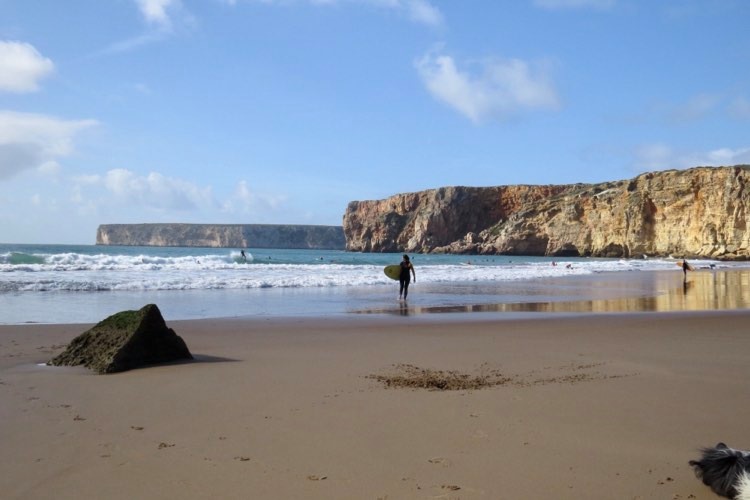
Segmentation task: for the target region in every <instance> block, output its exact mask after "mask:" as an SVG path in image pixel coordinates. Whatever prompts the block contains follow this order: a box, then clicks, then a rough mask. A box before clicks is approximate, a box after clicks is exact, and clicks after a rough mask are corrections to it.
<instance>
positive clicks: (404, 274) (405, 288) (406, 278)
mask: <svg viewBox="0 0 750 500" xmlns="http://www.w3.org/2000/svg"><path fill="white" fill-rule="evenodd" d="M400 265H401V274H399V276H398V284H399V289H398V299H399V300H401V299H403V300H406V296H407V295H408V294H409V283H410V282H411V277H412V275H413V276H414V283H416V282H417V273H416V272H415V271H414V266H413V265H412V264H411V261H409V256H408V255H406V254H404V258H403V260H402V261H401V264H400ZM410 272H411V274H409V273H410Z"/></svg>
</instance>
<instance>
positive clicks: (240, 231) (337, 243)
mask: <svg viewBox="0 0 750 500" xmlns="http://www.w3.org/2000/svg"><path fill="white" fill-rule="evenodd" d="M96 244H97V245H123V246H164V247H213V248H295V249H296V248H301V249H304V248H309V249H315V250H343V249H344V247H345V240H344V231H343V229H342V228H341V226H313V225H282V224H158V223H157V224H102V225H100V226H99V228H98V229H97V231H96Z"/></svg>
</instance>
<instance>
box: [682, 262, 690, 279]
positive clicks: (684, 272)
mask: <svg viewBox="0 0 750 500" xmlns="http://www.w3.org/2000/svg"><path fill="white" fill-rule="evenodd" d="M689 270H690V264H688V261H687V259H685V258H683V259H682V282H683V283H687V272H688V271H689Z"/></svg>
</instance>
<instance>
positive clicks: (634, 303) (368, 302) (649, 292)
mask: <svg viewBox="0 0 750 500" xmlns="http://www.w3.org/2000/svg"><path fill="white" fill-rule="evenodd" d="M397 286H398V285H397V284H395V285H389V286H384V285H377V286H375V285H372V286H367V287H330V288H271V289H249V290H202V291H196V290H175V291H142V292H128V291H108V292H30V293H34V294H35V295H34V296H33V297H31V296H26V295H23V294H17V295H8V296H6V299H7V302H8V309H7V311H6V314H5V315H4V316H5V318H4V319H3V321H4V323H3V324H5V325H20V324H57V323H61V324H75V323H78V324H80V323H96V322H98V321H101V320H103V319H104V318H106V317H107V316H109V315H111V314H114V313H115V312H119V311H122V310H128V309H140V308H141V307H143V306H144V305H146V304H148V303H154V304H157V306H159V308H160V310H161V311H162V314H163V315H164V317H165V319H167V320H187V319H205V318H225V317H226V318H245V317H257V318H268V317H286V316H288V317H331V316H344V317H346V316H350V315H354V316H367V315H374V316H377V315H385V316H392V315H404V316H407V315H408V316H411V317H417V316H420V315H424V314H435V313H443V314H444V313H459V312H463V313H482V314H489V313H492V314H499V315H503V314H514V315H522V316H523V315H528V314H530V313H593V312H605V313H606V312H638V311H699V310H732V309H750V268H747V269H746V268H739V269H698V270H696V271H693V272H690V273H689V274H688V281H687V283H683V281H682V272H681V271H679V270H675V271H631V272H627V271H621V272H600V273H593V274H587V275H574V276H570V275H566V276H557V277H547V278H535V279H528V280H509V281H495V282H481V281H478V282H459V283H447V284H446V283H423V282H419V283H417V284H412V287H411V288H410V295H409V301H408V302H407V303H400V302H398V301H397V300H396V292H397ZM48 311H49V313H48ZM56 314H57V315H56Z"/></svg>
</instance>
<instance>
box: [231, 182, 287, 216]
mask: <svg viewBox="0 0 750 500" xmlns="http://www.w3.org/2000/svg"><path fill="white" fill-rule="evenodd" d="M286 200H287V198H286V196H283V195H269V194H260V193H255V192H253V191H251V190H250V188H249V187H248V185H247V181H244V180H243V181H240V182H238V183H237V187H236V188H235V190H234V193H232V195H231V196H230V197H229V199H228V200H227V201H225V202H224V204H223V211H224V212H229V213H234V212H239V213H253V212H256V211H258V210H259V209H260V210H265V209H270V210H275V209H278V208H279V207H281V206H282V205H283V204H284V203H285V202H286Z"/></svg>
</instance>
